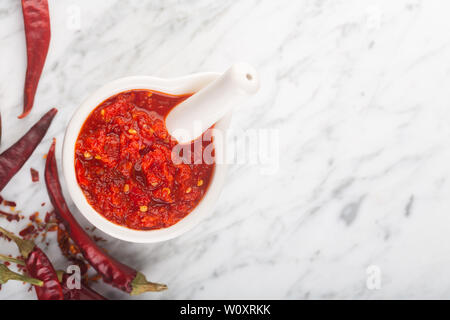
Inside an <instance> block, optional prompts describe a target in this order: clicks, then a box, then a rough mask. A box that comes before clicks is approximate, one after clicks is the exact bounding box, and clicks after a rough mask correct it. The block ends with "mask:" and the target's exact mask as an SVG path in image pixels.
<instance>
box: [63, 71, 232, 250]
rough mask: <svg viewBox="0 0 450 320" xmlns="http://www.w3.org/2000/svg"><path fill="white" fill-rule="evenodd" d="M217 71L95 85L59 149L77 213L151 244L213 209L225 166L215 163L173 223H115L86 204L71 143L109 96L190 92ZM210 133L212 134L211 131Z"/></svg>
mask: <svg viewBox="0 0 450 320" xmlns="http://www.w3.org/2000/svg"><path fill="white" fill-rule="evenodd" d="M219 76H220V74H219V73H215V72H205V73H196V74H192V75H189V76H185V77H180V78H171V79H166V78H157V77H151V76H134V77H126V78H121V79H118V80H115V81H112V82H110V83H107V84H106V85H104V86H103V87H101V88H99V89H98V90H97V91H95V92H94V93H93V94H91V95H90V96H89V97H88V98H87V99H85V100H84V101H83V103H81V104H80V106H79V107H78V108H77V109H76V111H75V112H74V114H73V116H72V118H71V119H70V121H69V124H68V126H67V129H66V132H65V135H64V142H63V148H62V164H63V165H62V166H63V174H64V178H65V180H66V186H67V189H68V192H69V195H70V197H71V198H72V200H73V202H74V203H75V206H76V207H77V208H78V210H79V211H80V212H81V214H82V215H83V216H84V217H85V218H86V219H87V220H88V221H89V222H90V223H91V224H92V225H94V226H95V227H97V228H98V229H100V230H101V231H103V232H105V233H106V234H108V235H110V236H112V237H114V238H117V239H120V240H125V241H128V242H135V243H154V242H161V241H166V240H169V239H173V238H175V237H178V236H180V235H182V234H184V233H186V232H187V231H189V230H191V229H192V228H194V227H195V226H196V225H197V224H198V223H199V222H200V221H201V220H203V219H204V218H205V217H206V216H207V214H208V213H209V212H211V211H213V210H214V207H215V204H216V202H217V199H218V197H219V195H220V192H221V190H222V187H223V183H224V180H225V176H226V171H227V165H226V164H225V163H223V161H222V163H216V166H215V170H214V173H213V176H212V179H211V181H210V184H209V186H208V189H207V191H206V193H205V195H204V196H203V198H202V199H201V200H200V202H199V203H198V205H197V206H196V207H195V208H194V210H192V211H191V212H190V213H189V214H188V215H187V216H186V217H184V218H183V219H181V220H180V221H178V222H177V223H176V224H174V225H172V226H170V227H167V228H164V229H156V230H134V229H129V228H127V227H124V226H120V225H118V224H115V223H113V222H111V221H109V220H108V219H106V218H105V217H103V216H102V215H101V214H100V213H98V212H97V211H95V209H94V208H93V207H92V206H91V205H90V204H89V203H88V201H87V199H86V197H85V195H84V194H83V192H82V190H81V188H80V186H79V184H78V182H77V179H76V173H75V161H74V159H75V142H76V140H77V138H78V135H79V132H80V130H81V127H82V125H83V124H84V122H85V121H86V119H87V117H88V116H89V115H90V114H91V112H92V111H93V110H94V109H95V108H96V107H97V106H99V105H100V104H101V103H102V102H103V101H105V100H106V99H108V98H109V97H111V96H113V95H115V94H118V93H120V92H124V91H128V90H136V89H137V90H139V89H147V90H154V91H159V92H163V93H168V94H174V95H180V94H187V93H193V92H196V91H198V90H200V89H201V88H203V87H204V86H206V85H207V84H209V83H210V82H211V81H213V80H215V79H217V78H218V77H219ZM230 118H231V114H227V115H226V116H225V117H224V118H222V119H221V120H219V121H218V122H217V123H216V125H215V129H218V130H221V131H222V130H223V131H225V130H226V129H227V128H228V126H229V123H230ZM213 136H214V133H213ZM222 140H223V139H217V141H214V148H215V154H216V157H217V158H218V159H224V157H223V156H224V153H225V141H222Z"/></svg>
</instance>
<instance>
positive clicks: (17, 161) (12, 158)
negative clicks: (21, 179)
mask: <svg viewBox="0 0 450 320" xmlns="http://www.w3.org/2000/svg"><path fill="white" fill-rule="evenodd" d="M56 112H57V110H56V109H52V110H50V111H49V112H47V113H46V114H45V115H44V116H43V117H42V118H41V119H40V120H39V121H38V122H37V123H36V124H35V125H34V126H33V127H32V128H31V129H30V130H28V132H27V133H26V134H25V135H24V136H23V137H22V138H20V140H19V141H17V142H16V143H15V144H13V145H12V146H11V147H9V149H7V150H5V151H4V152H3V153H2V154H1V155H0V191H2V190H3V188H4V187H5V186H6V185H7V184H8V182H9V181H10V180H11V179H12V177H13V176H14V175H15V174H16V173H17V172H18V171H19V170H20V168H22V166H23V165H24V164H25V162H26V161H27V160H28V158H29V157H30V156H31V154H32V153H33V151H34V149H36V147H37V146H38V144H39V143H40V142H41V140H42V138H44V136H45V134H46V133H47V130H48V127H49V126H50V124H51V123H52V120H53V118H54V117H55V115H56Z"/></svg>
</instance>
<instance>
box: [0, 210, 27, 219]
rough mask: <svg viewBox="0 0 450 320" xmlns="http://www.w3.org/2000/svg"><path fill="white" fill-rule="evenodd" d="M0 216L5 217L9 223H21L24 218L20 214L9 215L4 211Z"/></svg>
mask: <svg viewBox="0 0 450 320" xmlns="http://www.w3.org/2000/svg"><path fill="white" fill-rule="evenodd" d="M0 216H2V217H5V218H6V219H7V220H8V221H9V222H11V221H20V220H21V219H22V218H23V217H21V216H20V215H19V214H18V213H8V212H4V211H0Z"/></svg>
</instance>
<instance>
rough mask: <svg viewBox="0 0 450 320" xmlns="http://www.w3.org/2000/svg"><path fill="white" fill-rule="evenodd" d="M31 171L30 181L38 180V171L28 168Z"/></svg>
mask: <svg viewBox="0 0 450 320" xmlns="http://www.w3.org/2000/svg"><path fill="white" fill-rule="evenodd" d="M30 173H31V181H33V182H38V181H39V172H38V171H37V170H35V169H33V168H30Z"/></svg>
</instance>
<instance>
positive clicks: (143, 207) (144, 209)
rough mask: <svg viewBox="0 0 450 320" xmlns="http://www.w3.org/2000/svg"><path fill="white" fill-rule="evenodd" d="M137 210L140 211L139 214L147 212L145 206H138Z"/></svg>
mask: <svg viewBox="0 0 450 320" xmlns="http://www.w3.org/2000/svg"><path fill="white" fill-rule="evenodd" d="M139 210H141V212H147V210H148V207H147V206H140V207H139Z"/></svg>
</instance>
